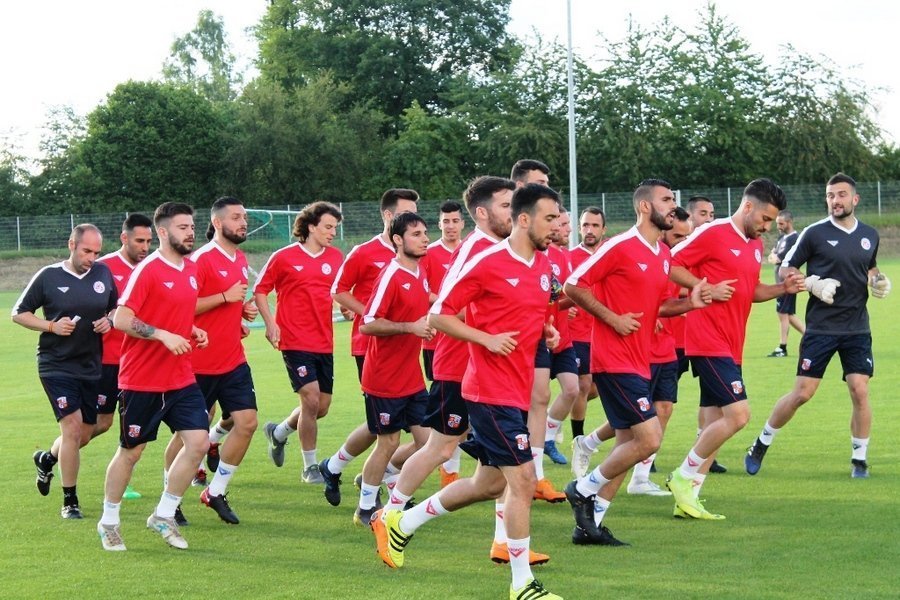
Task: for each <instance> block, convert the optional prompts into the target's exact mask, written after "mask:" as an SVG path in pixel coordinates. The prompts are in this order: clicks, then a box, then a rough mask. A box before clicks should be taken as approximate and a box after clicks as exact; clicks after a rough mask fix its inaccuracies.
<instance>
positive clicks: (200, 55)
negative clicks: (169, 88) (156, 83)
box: [162, 10, 243, 102]
mask: <svg viewBox="0 0 900 600" xmlns="http://www.w3.org/2000/svg"><path fill="white" fill-rule="evenodd" d="M162 72H163V78H164V79H165V81H167V82H169V83H172V84H175V85H185V86H187V87H189V88H191V89H192V90H194V91H195V92H197V93H198V94H200V95H201V96H203V97H204V98H207V99H208V100H210V101H212V102H227V101H230V100H234V99H235V98H236V97H237V89H238V87H239V86H240V84H241V81H242V79H243V77H242V76H241V74H240V73H236V72H235V57H234V54H232V53H231V49H230V48H229V45H228V41H227V39H226V36H225V22H224V21H223V20H222V18H221V17H217V16H216V15H214V14H213V12H212V11H211V10H202V11H200V15H199V16H198V18H197V25H196V26H195V27H194V29H193V30H191V31H190V32H189V33H187V34H185V35H184V36H182V37H180V38H178V39H176V40H175V41H174V42H173V43H172V51H171V54H170V55H169V58H168V59H166V62H165V63H164V64H163V70H162Z"/></svg>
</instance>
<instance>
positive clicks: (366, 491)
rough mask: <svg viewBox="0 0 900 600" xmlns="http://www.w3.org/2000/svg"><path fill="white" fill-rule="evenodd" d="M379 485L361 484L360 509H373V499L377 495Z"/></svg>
mask: <svg viewBox="0 0 900 600" xmlns="http://www.w3.org/2000/svg"><path fill="white" fill-rule="evenodd" d="M379 487H381V486H380V485H369V484H368V483H366V482H363V484H362V488H360V490H359V507H360V508H362V509H367V508H375V498H376V496H377V495H378V488H379Z"/></svg>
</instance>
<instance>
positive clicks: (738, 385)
mask: <svg viewBox="0 0 900 600" xmlns="http://www.w3.org/2000/svg"><path fill="white" fill-rule="evenodd" d="M731 391H733V392H734V393H735V394H740V393H742V392H743V391H744V382H743V381H741V380H740V379H738V380H737V381H732V382H731Z"/></svg>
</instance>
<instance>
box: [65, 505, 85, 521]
mask: <svg viewBox="0 0 900 600" xmlns="http://www.w3.org/2000/svg"><path fill="white" fill-rule="evenodd" d="M59 514H60V515H61V516H62V518H63V519H83V518H84V515H82V514H81V508H80V507H79V506H78V505H77V504H72V505H71V506H63V507H62V510H60V511H59Z"/></svg>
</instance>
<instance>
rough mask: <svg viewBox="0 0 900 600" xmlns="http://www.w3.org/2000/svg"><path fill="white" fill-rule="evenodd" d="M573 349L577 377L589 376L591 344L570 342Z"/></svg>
mask: <svg viewBox="0 0 900 600" xmlns="http://www.w3.org/2000/svg"><path fill="white" fill-rule="evenodd" d="M572 347H573V348H574V349H575V365H576V366H577V367H578V374H579V375H590V374H591V343H590V342H572Z"/></svg>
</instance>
